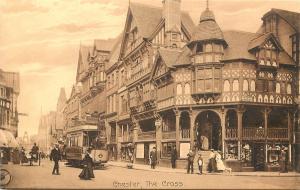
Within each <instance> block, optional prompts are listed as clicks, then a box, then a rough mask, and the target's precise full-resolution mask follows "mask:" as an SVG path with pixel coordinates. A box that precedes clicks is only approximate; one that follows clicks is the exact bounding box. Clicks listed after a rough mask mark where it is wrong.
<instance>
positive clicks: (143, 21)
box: [129, 2, 195, 38]
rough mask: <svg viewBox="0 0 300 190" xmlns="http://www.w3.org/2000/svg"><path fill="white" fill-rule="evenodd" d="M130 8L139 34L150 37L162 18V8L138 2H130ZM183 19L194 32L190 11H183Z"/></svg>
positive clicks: (185, 25)
mask: <svg viewBox="0 0 300 190" xmlns="http://www.w3.org/2000/svg"><path fill="white" fill-rule="evenodd" d="M129 8H130V10H131V12H132V15H133V18H134V19H135V21H136V24H137V27H138V30H139V34H140V35H141V36H142V37H144V38H149V37H150V36H151V34H152V33H153V32H154V30H155V28H156V27H157V26H158V24H159V23H160V21H161V20H162V8H161V7H155V6H150V5H145V4H140V3H136V2H135V3H130V6H129ZM181 21H182V24H183V25H184V27H186V29H187V30H188V32H190V33H192V31H193V29H194V27H195V24H194V23H193V21H192V19H191V17H190V16H189V14H188V12H185V11H181Z"/></svg>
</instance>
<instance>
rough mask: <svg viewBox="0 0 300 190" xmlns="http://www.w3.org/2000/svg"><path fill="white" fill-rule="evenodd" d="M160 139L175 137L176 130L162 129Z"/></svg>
mask: <svg viewBox="0 0 300 190" xmlns="http://www.w3.org/2000/svg"><path fill="white" fill-rule="evenodd" d="M162 139H174V140H175V139H176V131H164V132H162Z"/></svg>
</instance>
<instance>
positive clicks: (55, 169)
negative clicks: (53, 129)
mask: <svg viewBox="0 0 300 190" xmlns="http://www.w3.org/2000/svg"><path fill="white" fill-rule="evenodd" d="M60 159H61V155H60V150H59V148H58V143H55V145H54V148H53V149H52V151H51V154H50V160H51V161H52V160H53V161H54V167H53V170H52V175H55V173H56V175H60V173H59V165H58V161H59V160H60Z"/></svg>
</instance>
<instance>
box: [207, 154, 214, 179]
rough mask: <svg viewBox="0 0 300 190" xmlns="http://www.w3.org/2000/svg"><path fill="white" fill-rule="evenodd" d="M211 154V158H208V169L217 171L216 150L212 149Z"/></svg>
mask: <svg viewBox="0 0 300 190" xmlns="http://www.w3.org/2000/svg"><path fill="white" fill-rule="evenodd" d="M210 151H211V152H210V154H209V160H208V165H207V170H208V172H209V173H211V172H215V171H216V160H215V158H216V155H215V152H214V149H210Z"/></svg>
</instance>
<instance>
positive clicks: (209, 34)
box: [190, 9, 224, 44]
mask: <svg viewBox="0 0 300 190" xmlns="http://www.w3.org/2000/svg"><path fill="white" fill-rule="evenodd" d="M205 40H222V41H224V36H223V33H222V30H221V28H220V27H219V25H218V24H217V22H216V20H215V16H214V14H213V12H212V11H210V10H209V9H206V10H205V11H204V12H203V13H202V14H201V17H200V22H199V24H198V25H197V26H196V27H195V30H194V31H193V33H192V38H191V42H190V44H193V43H194V42H198V41H205Z"/></svg>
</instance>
